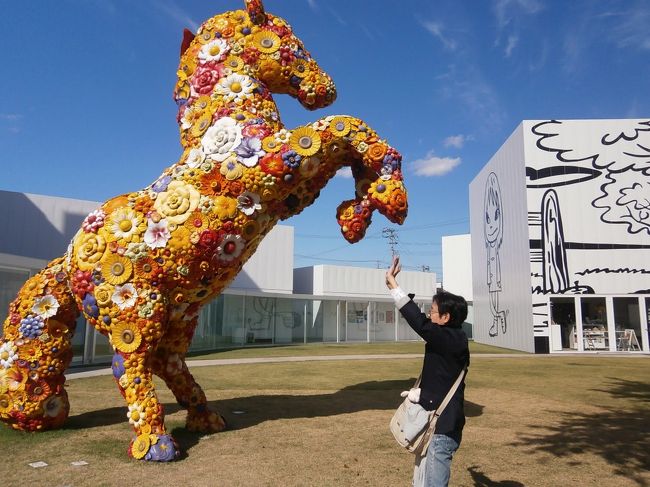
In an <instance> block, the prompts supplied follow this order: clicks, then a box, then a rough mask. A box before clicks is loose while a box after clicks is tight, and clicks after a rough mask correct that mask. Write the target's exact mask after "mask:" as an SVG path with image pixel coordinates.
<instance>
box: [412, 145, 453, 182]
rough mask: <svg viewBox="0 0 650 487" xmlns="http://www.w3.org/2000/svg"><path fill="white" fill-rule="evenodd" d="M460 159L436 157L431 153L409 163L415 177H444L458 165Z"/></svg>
mask: <svg viewBox="0 0 650 487" xmlns="http://www.w3.org/2000/svg"><path fill="white" fill-rule="evenodd" d="M460 162H461V160H460V157H453V158H452V157H436V156H434V155H433V151H430V152H429V153H427V155H426V157H424V158H423V159H417V160H415V161H413V162H412V163H411V165H412V166H413V170H414V171H415V174H416V175H417V176H425V177H428V176H444V175H445V174H447V173H449V172H451V170H452V169H454V168H455V167H456V166H458V165H459V164H460Z"/></svg>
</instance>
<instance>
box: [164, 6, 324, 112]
mask: <svg viewBox="0 0 650 487" xmlns="http://www.w3.org/2000/svg"><path fill="white" fill-rule="evenodd" d="M245 4H246V10H237V11H232V12H226V13H223V14H220V15H217V16H215V17H212V18H211V19H209V20H207V21H206V22H204V23H203V25H201V27H200V28H199V30H198V33H197V34H196V35H194V34H192V33H191V32H189V31H188V30H186V31H185V36H184V39H183V44H182V46H181V61H180V67H179V70H178V82H177V84H176V88H175V90H174V98H175V99H176V102H177V103H178V104H179V105H180V106H181V110H182V109H183V108H184V107H185V105H187V104H188V103H193V102H194V101H195V100H196V99H198V98H200V97H204V98H205V97H206V96H207V97H208V98H212V99H213V100H215V99H216V98H218V96H219V94H220V93H219V86H220V85H219V83H220V81H221V80H223V79H224V78H226V77H227V76H228V75H230V74H233V73H234V74H239V75H242V76H244V77H245V78H246V81H245V83H248V82H249V80H252V81H253V82H254V83H255V87H254V90H255V93H256V94H258V95H260V97H261V98H266V99H268V100H271V97H270V93H281V94H288V95H290V96H292V97H294V98H296V99H297V100H298V101H299V102H300V103H301V104H302V105H303V106H304V107H305V108H307V109H309V110H315V109H318V108H322V107H326V106H328V105H330V104H331V103H332V102H333V101H334V100H335V99H336V87H335V86H334V82H333V81H332V78H330V77H329V75H328V74H327V73H325V72H324V71H323V70H321V69H320V67H319V66H318V64H317V63H316V61H314V60H313V59H312V57H311V55H310V54H309V52H308V51H307V50H306V49H305V47H304V46H303V44H302V41H300V39H298V38H297V37H296V36H295V35H294V34H293V31H292V30H291V27H290V26H289V24H287V22H285V21H284V20H283V19H281V18H280V17H275V16H273V15H271V14H268V13H266V12H265V11H264V8H263V6H262V2H261V1H260V0H245ZM247 88H248V86H238V87H237V89H243V90H245V89H247ZM254 108H255V109H256V110H259V109H260V107H254ZM261 110H264V108H262V109H261ZM267 111H268V110H267Z"/></svg>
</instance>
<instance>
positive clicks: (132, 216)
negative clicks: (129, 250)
mask: <svg viewBox="0 0 650 487" xmlns="http://www.w3.org/2000/svg"><path fill="white" fill-rule="evenodd" d="M111 221H112V225H111V231H112V232H113V235H115V236H116V237H117V238H123V239H125V240H129V239H130V238H131V236H132V235H133V234H134V233H136V232H137V231H138V225H140V223H142V218H141V217H140V216H139V215H138V214H137V213H136V212H135V211H133V210H132V209H130V208H120V209H117V210H115V211H114V212H113V213H111Z"/></svg>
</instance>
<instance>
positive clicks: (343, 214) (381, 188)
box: [277, 115, 408, 242]
mask: <svg viewBox="0 0 650 487" xmlns="http://www.w3.org/2000/svg"><path fill="white" fill-rule="evenodd" d="M312 132H314V133H317V134H318V137H310V135H311V133H312ZM292 133H294V134H295V133H302V134H303V135H302V137H301V138H300V139H299V141H298V143H299V144H300V145H301V146H304V148H305V152H304V155H299V154H298V156H297V161H296V163H297V164H300V173H301V174H302V175H303V176H304V178H303V179H301V180H299V181H296V184H295V186H294V187H293V188H292V190H291V191H290V192H289V195H288V196H286V197H285V198H284V199H283V200H281V201H279V202H278V203H277V212H278V213H279V214H280V217H281V219H283V220H285V219H287V218H289V217H291V216H293V215H296V214H298V213H300V212H301V211H302V210H303V209H304V208H305V207H307V206H309V205H310V204H311V203H313V201H314V200H315V198H316V197H317V195H318V192H319V191H320V190H321V188H322V186H324V185H325V183H327V181H328V180H329V179H330V178H332V177H333V176H334V175H335V174H336V171H337V170H338V169H340V168H341V167H345V166H350V167H351V169H352V175H353V177H354V181H355V198H354V199H350V200H346V201H343V202H342V203H341V205H339V208H338V209H337V219H338V222H339V225H340V226H341V231H342V233H343V236H344V237H345V238H346V240H348V241H349V242H357V241H359V240H360V239H362V238H363V236H364V235H365V231H366V228H367V227H368V225H369V224H370V221H371V216H372V212H373V210H375V209H376V210H378V211H379V212H380V213H381V214H383V215H384V216H385V217H386V218H388V219H389V220H390V221H392V222H395V223H399V224H401V223H402V222H403V221H404V218H405V217H406V213H407V211H408V205H407V199H406V190H405V189H404V184H403V182H402V172H401V160H402V157H401V155H400V154H399V152H397V151H396V150H395V149H393V148H392V147H391V146H390V145H388V143H387V142H386V141H385V140H384V139H381V138H380V137H379V135H378V134H377V133H376V132H375V131H374V130H373V129H372V128H371V127H370V126H369V125H367V124H366V123H365V122H363V121H362V120H360V119H358V118H355V117H351V116H348V115H339V116H328V117H324V118H321V119H319V120H317V121H316V122H314V123H312V124H310V125H306V126H302V127H298V128H296V129H293V131H292ZM313 140H319V141H320V142H319V145H318V147H317V148H316V149H315V150H314V149H313V148H312V146H311V144H312V141H313ZM310 149H311V150H310ZM315 182H318V183H320V184H319V185H318V186H316V185H315Z"/></svg>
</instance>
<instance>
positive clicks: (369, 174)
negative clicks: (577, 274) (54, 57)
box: [0, 0, 407, 461]
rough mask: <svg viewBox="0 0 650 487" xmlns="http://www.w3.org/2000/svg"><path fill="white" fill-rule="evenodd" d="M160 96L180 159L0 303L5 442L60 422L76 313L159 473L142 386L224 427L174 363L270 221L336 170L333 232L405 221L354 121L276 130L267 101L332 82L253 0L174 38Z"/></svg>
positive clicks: (380, 154)
mask: <svg viewBox="0 0 650 487" xmlns="http://www.w3.org/2000/svg"><path fill="white" fill-rule="evenodd" d="M178 77H179V79H178V83H177V85H176V89H175V99H176V101H177V103H178V105H179V114H178V121H179V124H180V132H181V141H182V144H183V147H184V152H183V154H182V156H181V158H180V160H179V161H178V163H176V164H174V165H173V166H171V167H170V168H168V169H166V170H165V171H164V172H163V174H162V175H161V176H160V177H159V178H158V179H157V180H156V181H155V182H154V183H153V184H152V185H151V186H149V187H148V188H146V189H144V190H141V191H136V192H133V193H130V194H126V195H122V196H118V197H116V198H113V199H111V200H109V201H107V202H106V203H104V204H103V205H102V206H101V208H99V209H98V210H96V211H94V212H92V213H91V214H90V215H88V216H87V217H86V219H85V220H84V222H83V224H82V227H81V229H80V230H79V231H78V233H77V234H76V235H75V237H74V238H73V240H72V242H71V244H70V247H69V248H68V251H67V253H66V254H65V255H64V256H63V257H61V258H58V259H56V260H54V261H52V262H51V263H50V264H49V265H48V266H47V267H46V268H45V269H44V270H42V271H41V272H40V273H39V274H37V275H35V276H34V277H32V278H30V279H29V280H28V281H27V282H26V283H25V285H24V286H23V287H22V289H21V290H20V294H19V295H18V297H17V298H16V300H15V301H13V303H12V304H11V306H10V309H9V316H8V318H7V320H6V321H5V323H4V333H5V336H4V338H3V339H2V340H1V341H0V419H2V421H4V422H5V423H8V424H9V425H10V426H11V427H13V428H15V429H20V430H28V431H38V430H45V429H50V428H56V427H59V426H61V424H62V423H63V421H64V420H65V419H66V417H67V415H68V412H69V404H68V398H67V394H66V391H65V389H64V387H63V385H64V382H65V378H64V375H63V373H64V371H65V369H66V367H67V366H68V365H69V363H70V360H71V358H72V351H71V338H72V335H73V332H74V328H75V320H76V318H77V316H78V314H79V310H81V311H82V312H83V314H84V316H85V318H86V319H87V320H88V322H89V323H91V324H92V325H93V326H94V327H95V328H97V329H98V330H99V331H100V332H101V333H102V334H104V335H106V336H107V337H108V338H109V340H110V343H111V345H112V346H113V348H114V350H115V355H114V358H113V361H112V370H113V375H114V377H115V379H116V382H117V384H118V387H119V390H120V392H121V393H122V395H123V396H124V398H125V399H126V402H127V404H128V413H127V417H128V420H129V423H131V425H132V426H133V428H134V430H135V435H136V436H135V438H134V439H133V440H132V441H131V444H130V447H129V454H130V455H131V456H133V457H135V458H142V459H145V460H152V461H167V460H172V459H174V458H176V456H177V455H178V447H177V445H176V443H175V442H174V440H173V439H172V438H171V436H170V435H169V433H167V431H166V429H165V423H164V414H163V409H162V405H161V403H160V402H159V400H158V397H157V395H156V391H155V389H154V384H153V381H152V375H153V374H155V375H158V376H159V377H161V378H162V379H163V380H164V381H165V383H166V384H167V386H168V387H169V388H170V389H171V391H172V392H173V394H174V396H175V397H176V400H177V401H178V403H179V404H180V405H181V406H183V407H184V408H186V409H187V410H188V416H187V428H188V429H190V430H194V431H202V432H216V431H219V430H222V429H223V428H224V427H225V423H224V420H223V418H222V417H221V416H220V415H219V414H217V413H215V412H212V411H210V410H208V408H207V402H206V397H205V394H204V393H203V390H202V389H201V387H200V386H199V385H198V384H197V383H196V382H195V381H194V378H193V377H192V375H191V374H190V373H189V371H188V368H187V365H186V363H185V354H186V352H187V349H188V347H189V344H190V341H191V339H192V336H193V333H194V330H195V328H196V326H197V320H198V314H199V310H200V308H201V306H202V305H204V304H206V303H207V302H209V301H210V300H211V299H213V298H214V297H215V296H217V295H218V294H219V293H220V292H221V291H222V290H223V289H224V287H226V286H227V285H228V284H229V283H230V282H231V280H232V279H233V278H234V277H235V276H236V275H237V273H238V272H239V270H240V269H241V268H242V265H243V264H244V263H245V262H246V260H247V259H248V258H249V257H250V256H251V255H252V254H253V253H254V252H255V249H256V248H257V246H258V245H259V243H260V241H261V240H262V238H263V237H264V236H265V235H266V234H267V233H268V232H269V230H271V228H272V227H273V226H274V225H275V224H276V223H277V222H278V221H279V220H283V219H286V218H288V217H290V216H292V215H295V214H297V213H299V212H300V211H302V209H303V208H305V207H307V206H309V205H310V204H311V203H313V202H314V200H315V199H316V197H317V196H318V193H319V191H320V189H321V188H323V187H324V186H325V184H326V183H327V181H328V180H329V179H330V178H332V177H333V176H334V174H335V173H336V171H337V170H338V169H339V168H340V167H342V166H351V168H352V172H353V176H354V178H355V183H356V188H355V190H356V191H355V193H356V196H355V198H354V199H351V200H348V201H344V202H343V203H342V204H341V205H340V206H339V208H338V210H337V219H338V222H339V224H340V226H341V230H342V232H343V236H344V237H345V238H346V239H347V240H348V241H350V242H356V241H358V240H360V239H361V238H362V237H363V236H364V233H365V230H366V227H367V226H368V224H369V223H370V217H371V213H372V212H373V210H378V211H379V212H380V213H382V214H383V215H385V216H386V217H387V218H388V219H389V220H390V221H392V222H396V223H402V221H403V220H404V218H405V216H406V211H407V204H406V192H405V189H404V186H403V184H402V174H401V170H400V164H401V156H400V155H399V153H398V152H397V151H395V150H394V149H393V148H391V147H389V146H388V145H387V144H386V142H385V141H384V140H382V139H380V138H379V137H378V136H377V134H376V133H375V132H374V131H373V130H372V129H371V128H370V127H368V126H367V125H366V124H364V123H363V122H362V121H361V120H359V119H356V118H353V117H348V116H330V117H325V118H323V119H321V120H318V121H316V122H314V123H312V124H310V125H306V126H302V127H299V128H296V129H293V130H287V129H285V128H283V126H282V123H281V122H280V118H279V115H278V113H277V108H276V105H275V103H274V102H273V99H272V97H271V93H272V92H273V93H288V94H289V95H291V96H292V97H294V98H296V99H297V100H298V101H299V102H300V103H301V104H302V105H304V106H305V107H306V108H308V109H310V110H311V109H316V108H320V107H324V106H327V105H329V104H330V103H332V102H333V101H334V99H335V97H336V91H335V87H334V84H333V83H332V80H331V79H330V77H329V76H328V75H327V74H326V73H324V72H323V71H322V70H321V69H320V68H319V67H318V65H317V64H316V62H315V61H314V60H313V59H312V58H311V56H310V55H309V53H308V52H307V51H306V50H305V48H304V47H303V45H302V43H301V41H300V40H298V39H297V38H296V37H295V36H294V35H293V33H292V31H291V28H290V27H289V25H287V23H286V22H285V21H284V20H282V19H280V18H278V17H274V16H272V15H270V14H267V13H265V11H264V9H263V7H262V5H261V3H260V2H259V1H252V0H251V1H247V2H246V10H239V11H234V12H227V13H224V14H221V15H217V16H215V17H213V18H211V19H209V20H208V21H207V22H205V23H204V24H203V25H202V26H201V27H200V28H199V31H198V33H197V35H196V36H193V35H192V34H191V33H189V32H188V31H186V33H185V38H184V40H183V45H182V48H181V61H180V67H179V70H178Z"/></svg>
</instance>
